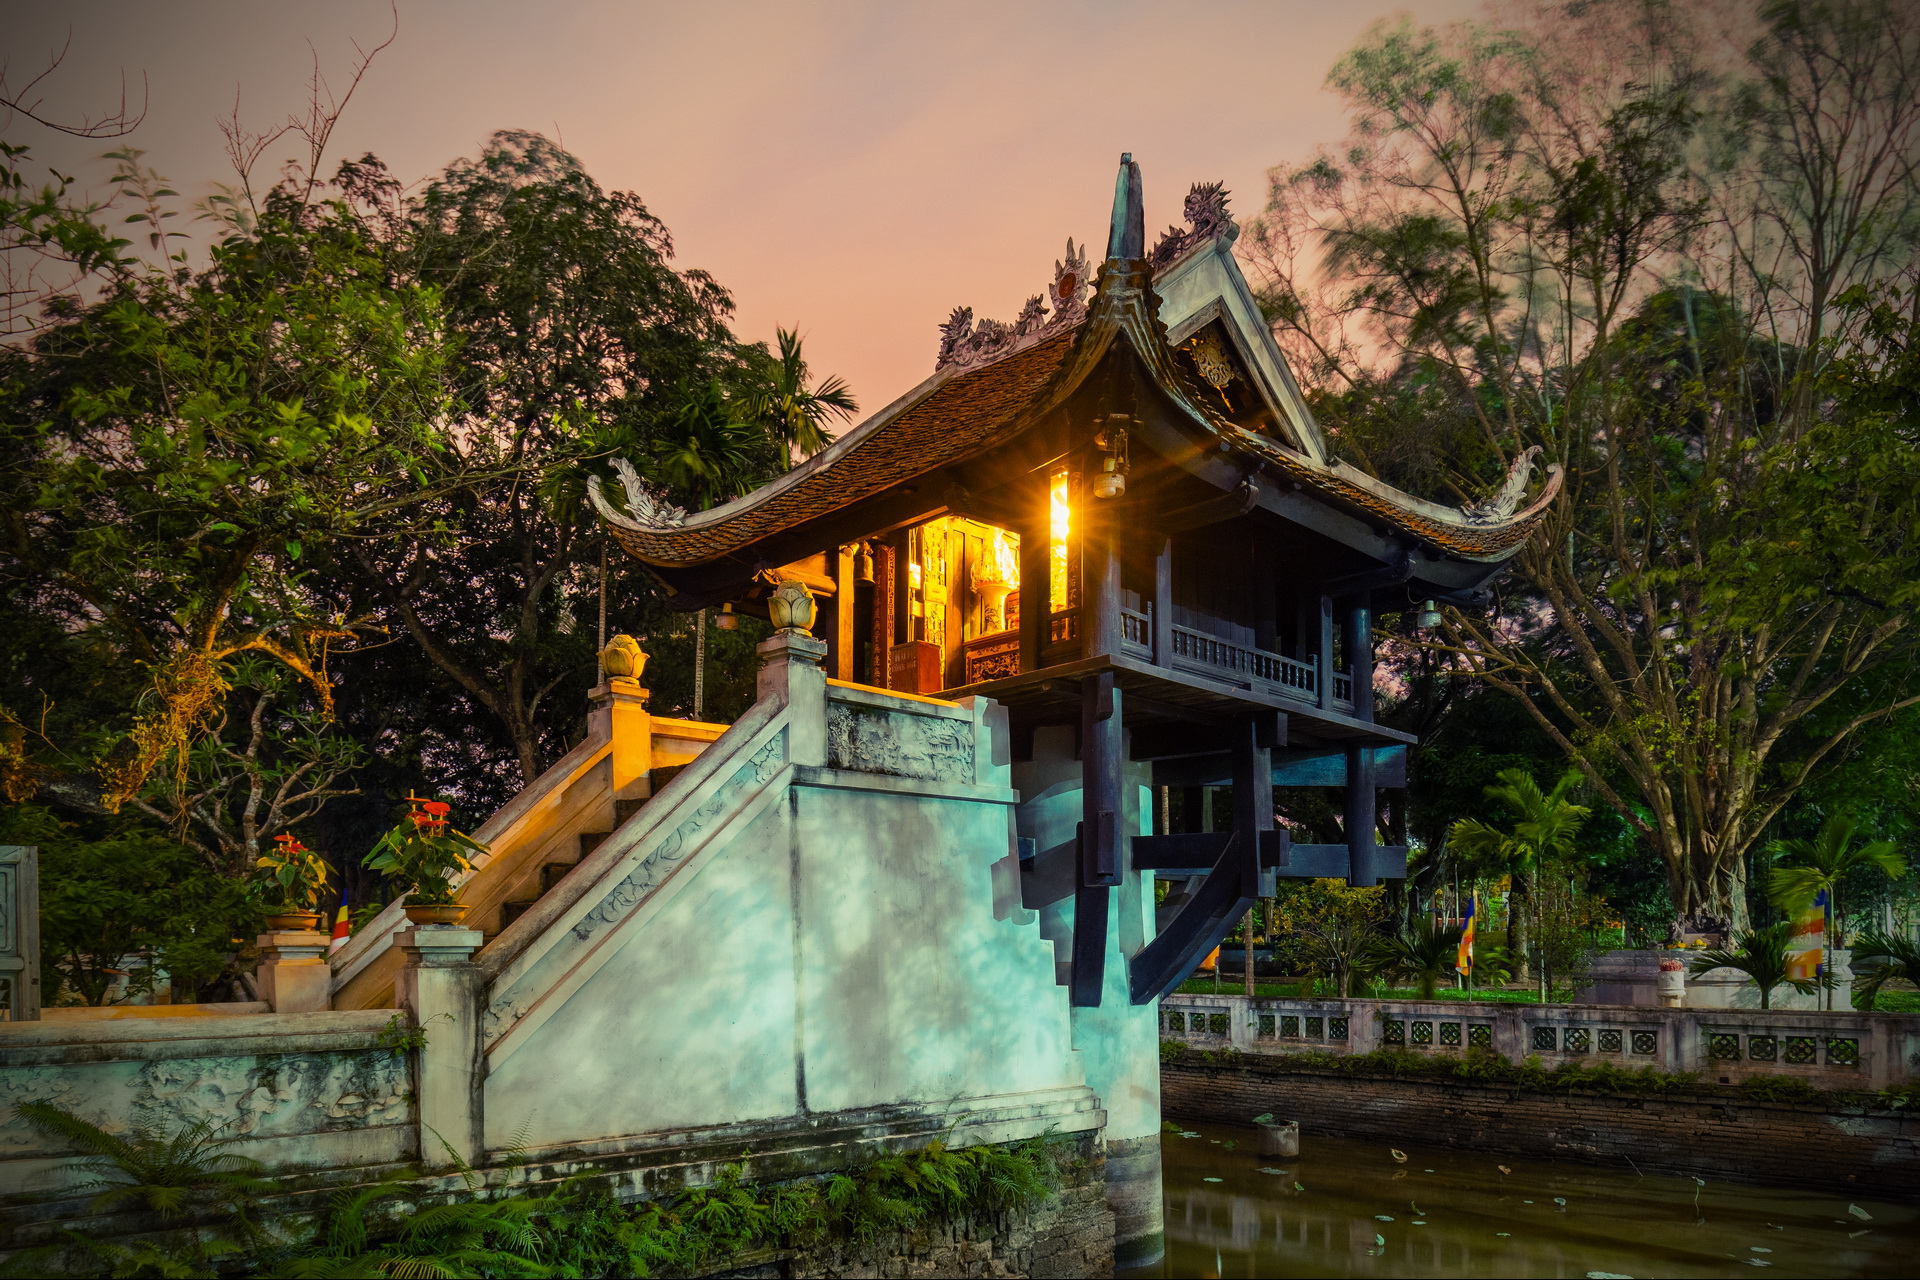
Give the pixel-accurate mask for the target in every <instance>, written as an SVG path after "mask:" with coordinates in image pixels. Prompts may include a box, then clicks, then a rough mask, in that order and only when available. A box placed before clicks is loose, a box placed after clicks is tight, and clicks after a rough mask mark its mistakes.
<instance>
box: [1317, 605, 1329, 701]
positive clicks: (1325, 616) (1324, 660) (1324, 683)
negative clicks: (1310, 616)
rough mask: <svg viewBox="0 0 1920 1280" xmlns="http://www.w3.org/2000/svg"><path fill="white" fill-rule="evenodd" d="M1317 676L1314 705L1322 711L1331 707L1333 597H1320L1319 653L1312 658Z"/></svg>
mask: <svg viewBox="0 0 1920 1280" xmlns="http://www.w3.org/2000/svg"><path fill="white" fill-rule="evenodd" d="M1314 662H1315V664H1316V665H1317V667H1318V670H1319V674H1318V676H1317V677H1316V678H1317V680H1318V681H1319V694H1320V697H1319V699H1318V701H1317V703H1316V705H1318V706H1319V707H1320V709H1321V710H1322V711H1324V710H1326V709H1327V708H1328V707H1331V706H1332V705H1333V597H1332V596H1325V595H1323V596H1321V597H1320V652H1319V654H1317V655H1316V656H1315V658H1314Z"/></svg>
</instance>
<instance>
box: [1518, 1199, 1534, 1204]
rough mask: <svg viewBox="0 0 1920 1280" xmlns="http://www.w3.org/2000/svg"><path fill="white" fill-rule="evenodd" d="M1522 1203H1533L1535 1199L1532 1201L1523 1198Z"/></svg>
mask: <svg viewBox="0 0 1920 1280" xmlns="http://www.w3.org/2000/svg"><path fill="white" fill-rule="evenodd" d="M1520 1203H1521V1204H1532V1203H1533V1201H1531V1200H1522V1201H1521V1202H1520Z"/></svg>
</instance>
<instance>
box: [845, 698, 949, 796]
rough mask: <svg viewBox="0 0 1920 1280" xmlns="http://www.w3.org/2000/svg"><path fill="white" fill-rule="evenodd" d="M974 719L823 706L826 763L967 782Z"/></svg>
mask: <svg viewBox="0 0 1920 1280" xmlns="http://www.w3.org/2000/svg"><path fill="white" fill-rule="evenodd" d="M973 733H974V728H973V722H972V721H971V720H949V719H946V718H944V717H939V716H920V715H908V714H904V713H900V712H889V711H879V710H873V709H870V708H866V707H860V706H855V705H852V704H849V703H844V702H835V703H832V704H830V705H829V706H828V708H827V764H828V765H829V766H830V767H832V768H835V769H849V770H852V771H854V772H857V773H884V774H889V775H891V776H893V777H896V778H921V779H924V780H926V781H928V782H972V781H974V762H973Z"/></svg>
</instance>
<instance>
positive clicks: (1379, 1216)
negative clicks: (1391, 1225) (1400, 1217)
mask: <svg viewBox="0 0 1920 1280" xmlns="http://www.w3.org/2000/svg"><path fill="white" fill-rule="evenodd" d="M1373 1220H1374V1221H1375V1222H1392V1221H1393V1215H1392V1214H1390V1213H1376V1214H1374V1215H1373Z"/></svg>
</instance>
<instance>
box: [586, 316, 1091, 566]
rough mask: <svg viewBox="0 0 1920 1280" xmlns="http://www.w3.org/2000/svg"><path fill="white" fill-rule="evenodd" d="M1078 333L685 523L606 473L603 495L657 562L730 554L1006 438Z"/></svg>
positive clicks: (599, 501)
mask: <svg viewBox="0 0 1920 1280" xmlns="http://www.w3.org/2000/svg"><path fill="white" fill-rule="evenodd" d="M1073 339H1074V332H1073V331H1072V330H1069V331H1067V332H1065V333H1062V334H1059V335H1058V336H1056V337H1053V338H1049V339H1047V340H1046V341H1045V342H1042V343H1040V344H1038V345H1037V346H1033V347H1029V348H1028V349H1027V350H1025V351H1021V352H1018V353H1017V354H1015V355H1012V356H1009V357H1007V358H1006V359H1004V360H1001V361H999V362H998V363H995V364H992V365H988V366H985V367H983V368H980V369H976V370H973V371H972V372H969V373H964V374H961V375H959V376H958V377H955V378H951V379H949V380H947V381H946V382H943V383H940V384H939V385H937V386H936V387H935V388H934V389H933V391H932V392H931V393H929V394H927V395H926V396H925V397H924V398H922V399H920V400H918V401H917V402H911V403H909V404H907V405H906V406H905V407H904V408H901V409H898V411H897V412H892V413H891V416H888V414H887V413H885V412H883V413H882V415H880V416H879V417H878V418H876V419H874V420H873V421H870V422H868V423H865V424H863V425H862V426H861V427H860V428H858V429H856V431H855V432H852V433H849V435H848V436H847V437H845V438H843V439H842V440H841V441H840V442H838V447H835V448H831V449H829V450H827V451H826V452H824V453H821V454H819V455H817V456H816V457H814V458H813V459H812V460H811V461H809V462H807V463H804V464H802V465H801V466H800V467H798V468H796V469H795V470H794V471H791V472H789V473H788V474H787V475H785V476H782V477H781V478H780V479H778V480H775V481H773V482H772V483H771V484H768V485H765V486H763V487H762V488H760V489H758V490H756V491H755V492H753V493H750V494H748V495H747V496H746V497H744V498H741V499H739V500H738V501H735V502H730V503H727V504H726V505H725V506H722V507H716V508H714V509H713V510H711V511H705V512H702V513H700V514H699V515H697V516H692V517H689V518H688V519H687V520H686V521H685V522H684V523H683V524H680V525H677V526H671V527H650V526H647V525H643V524H640V523H639V522H637V521H634V520H632V519H631V518H628V517H625V516H624V515H623V513H621V512H619V511H618V510H616V509H615V508H613V507H612V506H611V505H610V504H609V503H608V502H607V501H606V500H605V498H604V497H603V496H602V495H601V493H600V492H599V486H598V484H597V483H596V484H595V485H594V486H593V497H594V503H595V505H596V506H597V507H598V508H599V510H600V514H601V516H602V518H603V519H604V520H605V521H606V524H607V527H608V530H609V531H610V532H611V533H612V534H613V536H614V538H615V540H617V541H618V542H619V543H620V545H621V546H623V547H625V548H626V549H627V551H628V552H629V553H630V554H632V555H633V556H635V557H637V558H638V559H641V560H644V561H646V562H647V563H649V564H657V565H686V564H697V563H699V562H701V561H704V560H712V559H715V558H717V557H719V556H724V555H727V554H729V553H730V552H734V551H738V550H739V549H741V548H742V547H746V546H748V545H750V544H752V543H754V542H756V541H758V540H759V539H761V538H763V537H766V536H767V535H769V534H773V533H778V532H779V531H781V530H782V529H790V528H793V527H794V526H795V525H798V524H801V523H803V522H805V521H807V520H810V519H812V518H814V517H815V516H820V515H825V514H826V513H827V512H830V511H834V510H837V509H839V508H841V507H845V506H849V505H851V504H852V503H855V502H858V501H860V500H861V499H863V498H868V497H872V496H873V495H874V494H876V493H879V492H881V491H883V490H885V489H888V488H890V487H892V486H893V485H896V484H899V483H901V482H903V481H906V480H910V479H912V478H913V477H914V476H917V475H923V474H925V473H926V472H929V471H933V470H936V469H938V468H940V467H943V466H945V465H947V464H948V463H950V462H954V461H957V460H958V459H960V458H963V457H966V456H967V455H969V454H972V453H977V452H979V451H980V450H982V449H986V448H990V447H992V446H993V445H994V444H997V443H998V442H999V441H1000V440H1001V439H1003V438H1005V437H1007V436H1009V435H1011V434H1013V433H1014V432H1015V431H1017V430H1018V429H1019V428H1020V427H1021V426H1022V425H1024V416H1023V413H1022V411H1023V410H1024V409H1026V408H1027V407H1028V406H1029V405H1030V404H1032V403H1033V401H1034V400H1035V399H1036V398H1037V397H1038V396H1040V395H1041V394H1042V393H1043V392H1044V391H1046V389H1047V388H1048V387H1049V386H1050V385H1051V384H1052V383H1053V380H1054V375H1055V374H1057V373H1058V372H1059V370H1060V366H1061V365H1062V364H1063V363H1065V361H1066V358H1067V354H1068V352H1069V351H1071V350H1072V348H1073Z"/></svg>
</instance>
